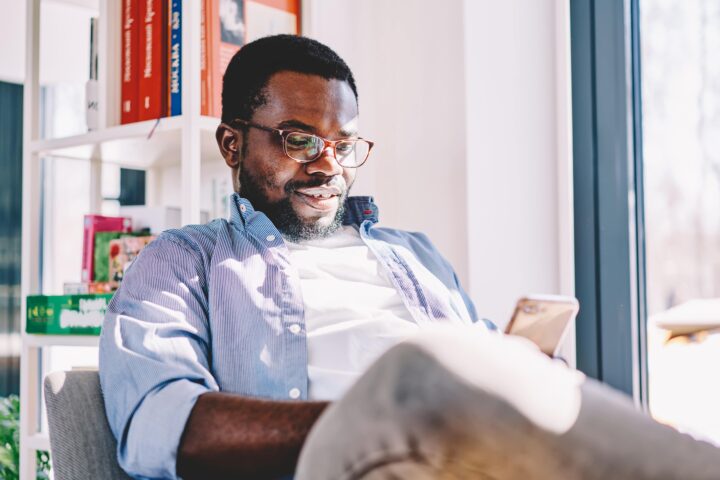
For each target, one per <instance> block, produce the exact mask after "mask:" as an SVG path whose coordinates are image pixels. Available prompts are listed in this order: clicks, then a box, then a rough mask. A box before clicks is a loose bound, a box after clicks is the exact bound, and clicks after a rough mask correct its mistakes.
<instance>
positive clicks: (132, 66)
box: [120, 0, 140, 125]
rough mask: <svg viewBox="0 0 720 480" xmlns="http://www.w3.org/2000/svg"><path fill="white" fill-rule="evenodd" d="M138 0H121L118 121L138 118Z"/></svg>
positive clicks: (127, 121)
mask: <svg viewBox="0 0 720 480" xmlns="http://www.w3.org/2000/svg"><path fill="white" fill-rule="evenodd" d="M139 6H140V5H139V3H138V0H123V1H122V40H121V43H122V67H121V68H122V72H121V75H122V78H121V85H122V87H121V93H120V95H121V108H120V112H121V113H120V123H121V124H123V125H124V124H126V123H132V122H136V121H137V119H138V77H139V75H138V67H139V66H140V58H139V57H138V54H139V53H140V51H139V50H138V42H139V40H140V25H139V23H138V20H139V18H138V15H139Z"/></svg>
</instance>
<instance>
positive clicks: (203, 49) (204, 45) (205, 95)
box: [200, 0, 212, 115]
mask: <svg viewBox="0 0 720 480" xmlns="http://www.w3.org/2000/svg"><path fill="white" fill-rule="evenodd" d="M211 3H212V0H202V5H201V6H200V114H201V115H211V113H210V99H211V98H212V92H211V91H210V85H212V77H211V76H210V72H212V69H211V68H210V39H211V38H212V35H211V34H210V22H208V15H209V12H210V10H211V8H210V4H211Z"/></svg>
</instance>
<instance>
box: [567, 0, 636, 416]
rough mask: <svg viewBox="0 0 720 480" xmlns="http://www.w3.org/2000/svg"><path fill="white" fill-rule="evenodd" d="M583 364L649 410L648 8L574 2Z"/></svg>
mask: <svg viewBox="0 0 720 480" xmlns="http://www.w3.org/2000/svg"><path fill="white" fill-rule="evenodd" d="M570 25H571V27H570V30H571V74H572V109H573V167H574V168H573V187H574V222H575V288H576V295H577V297H578V299H579V300H580V305H581V311H580V314H579V316H578V321H577V332H576V340H577V366H578V368H579V369H580V370H582V371H583V372H585V373H586V374H587V375H588V376H590V377H593V378H596V379H598V380H601V381H603V382H605V383H607V384H609V385H610V386H612V387H615V388H616V389H618V390H621V391H623V392H625V393H626V394H628V395H630V396H632V397H633V399H634V400H635V403H636V405H638V406H640V407H642V408H643V409H647V405H648V396H647V378H648V371H647V353H646V352H647V348H646V345H647V341H646V329H645V323H646V319H647V317H646V296H645V241H644V209H643V181H642V178H643V177H642V110H641V106H642V96H641V84H640V78H641V77H640V38H639V0H571V1H570Z"/></svg>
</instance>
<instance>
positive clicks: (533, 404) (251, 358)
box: [100, 35, 719, 480]
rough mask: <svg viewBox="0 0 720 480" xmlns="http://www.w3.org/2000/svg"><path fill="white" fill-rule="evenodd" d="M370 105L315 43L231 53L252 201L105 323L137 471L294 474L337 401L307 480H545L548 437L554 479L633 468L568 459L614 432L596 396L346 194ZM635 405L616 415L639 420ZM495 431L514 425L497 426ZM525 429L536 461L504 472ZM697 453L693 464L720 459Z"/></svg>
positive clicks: (144, 275) (294, 41) (129, 295)
mask: <svg viewBox="0 0 720 480" xmlns="http://www.w3.org/2000/svg"><path fill="white" fill-rule="evenodd" d="M357 99H358V95H357V87H356V85H355V80H354V78H353V76H352V73H351V72H350V69H349V68H348V67H347V65H346V64H345V62H343V60H342V59H340V58H339V57H338V56H337V55H336V54H335V53H334V52H333V51H332V50H330V49H329V48H328V47H326V46H324V45H322V44H320V43H318V42H315V41H313V40H310V39H307V38H302V37H295V36H285V35H281V36H274V37H267V38H264V39H261V40H258V41H256V42H253V43H250V44H248V45H246V46H245V47H243V48H242V49H241V50H240V51H239V52H238V53H237V54H236V55H235V57H234V58H233V59H232V61H231V62H230V65H229V67H228V70H227V72H226V74H225V77H224V79H223V100H222V101H223V113H222V123H221V125H220V126H219V127H218V129H217V134H216V138H217V142H218V146H219V148H220V152H221V153H222V155H223V157H224V159H225V161H226V163H227V164H228V166H229V167H230V168H231V170H232V178H233V184H234V188H235V191H236V192H237V193H236V194H235V195H234V196H233V197H232V212H231V217H230V219H229V220H215V221H213V222H211V223H210V224H208V225H202V226H188V227H184V228H182V229H179V230H171V231H168V232H165V233H163V234H162V235H160V236H159V237H158V239H157V240H155V241H154V242H153V243H152V244H150V245H149V246H148V247H147V248H146V249H145V250H144V251H143V252H142V254H141V255H140V256H139V257H138V259H137V260H136V261H135V262H134V263H133V265H132V267H131V268H130V269H129V270H128V272H127V273H126V275H125V277H124V279H123V283H122V286H121V288H120V289H119V290H118V292H117V293H116V295H115V297H114V298H113V301H112V303H111V304H110V306H109V309H108V313H107V316H106V319H105V324H104V326H103V333H102V337H101V342H100V376H101V382H102V388H103V392H104V398H105V404H106V411H107V415H108V419H109V422H110V425H111V428H112V430H113V433H114V434H115V436H116V438H117V440H118V459H119V461H120V464H121V466H122V467H123V468H124V469H125V470H126V471H127V472H128V473H130V474H131V475H133V476H135V477H137V478H178V477H182V478H185V479H192V478H253V479H258V478H279V477H281V476H283V475H288V474H292V473H293V472H294V471H295V468H296V464H297V462H298V457H299V455H300V452H301V449H302V448H303V446H304V445H305V444H306V438H307V437H308V434H309V432H310V430H311V428H312V427H313V425H314V424H315V423H316V421H317V420H318V418H319V417H320V415H321V414H322V413H323V412H324V410H325V409H326V406H327V405H328V403H327V402H328V401H333V400H338V399H342V400H341V401H340V402H339V403H337V404H335V405H334V406H333V407H332V408H331V409H330V410H329V411H328V412H327V415H325V416H323V419H322V420H321V422H320V424H319V425H318V428H316V429H315V430H314V431H313V434H312V436H311V437H310V439H309V441H308V442H307V443H308V444H309V445H306V448H305V450H304V451H303V461H302V462H301V464H300V470H299V471H298V475H299V477H302V478H306V479H313V480H318V479H336V478H373V475H376V474H377V475H378V476H377V477H375V478H435V477H436V476H439V473H443V472H444V473H443V474H447V475H449V476H446V478H471V476H475V475H477V476H478V478H483V477H482V476H483V475H485V474H487V473H488V472H492V473H493V474H497V475H498V476H499V477H498V478H522V475H525V477H524V478H528V477H527V473H528V472H534V474H535V475H536V478H541V477H543V474H542V472H541V471H540V470H539V468H538V465H539V464H542V463H543V462H542V459H543V458H546V457H547V455H546V453H547V451H546V450H543V446H545V445H552V446H553V447H555V448H556V450H557V452H556V453H555V454H553V455H554V458H555V461H548V462H545V463H546V464H547V465H548V466H547V468H548V469H547V470H546V471H545V473H546V474H547V476H552V475H553V474H554V473H552V472H555V473H557V472H558V471H560V472H570V471H573V472H576V473H577V472H584V470H583V468H582V466H583V465H586V464H587V461H585V460H583V459H586V458H587V455H586V453H587V452H588V451H597V452H600V451H602V452H605V453H603V454H602V455H600V454H598V455H600V457H599V458H602V459H604V460H607V462H606V463H612V460H614V459H617V458H620V457H622V453H621V452H618V451H617V448H616V449H612V448H610V449H607V448H606V449H605V450H602V449H601V448H598V446H597V445H596V444H595V443H593V442H592V441H589V442H587V443H586V448H585V449H582V450H574V449H572V448H567V449H565V448H559V447H560V446H563V445H565V446H567V442H568V440H567V439H568V438H569V439H570V445H572V444H573V443H576V444H582V443H583V442H582V441H581V440H582V439H583V438H587V435H585V434H586V433H587V432H588V428H595V426H594V424H593V421H594V422H597V418H599V417H598V415H596V414H597V411H596V410H592V409H591V410H590V413H589V414H588V413H585V412H586V410H585V409H584V407H583V408H581V405H580V404H581V402H584V404H587V400H588V398H589V399H590V400H592V399H594V398H596V397H597V395H598V394H596V393H594V390H593V388H595V387H594V386H592V385H591V387H592V388H590V390H591V391H590V393H588V387H583V388H582V389H581V387H580V384H581V378H580V377H579V376H578V375H577V374H573V373H570V371H568V370H567V369H565V368H563V367H560V366H558V365H555V364H552V362H550V361H549V360H546V359H544V358H542V356H541V355H539V354H538V353H537V352H536V351H533V350H532V348H530V349H529V348H528V346H527V345H525V344H524V343H522V342H520V344H518V341H506V340H502V341H501V340H499V339H500V337H499V336H497V335H491V334H488V333H487V332H486V331H485V327H484V324H482V323H476V321H477V316H476V314H475V310H474V308H473V306H472V303H471V302H470V300H469V299H468V297H467V296H466V295H465V293H464V292H463V290H462V288H461V287H460V285H459V283H458V281H457V278H456V276H455V274H454V273H453V270H452V268H451V266H450V265H449V264H448V263H447V262H446V261H445V260H444V259H443V257H442V256H441V255H440V254H439V253H438V252H437V250H435V248H434V247H433V246H432V245H431V244H430V242H429V241H428V240H427V238H426V237H425V236H423V235H422V234H417V233H407V232H402V231H399V230H393V229H388V228H380V227H378V226H376V223H377V221H378V210H377V207H376V206H375V205H374V203H373V202H372V200H371V199H370V198H352V197H349V196H348V192H349V190H350V188H351V186H352V184H353V181H354V179H355V175H356V172H357V169H358V168H359V167H361V166H362V165H363V164H364V163H365V162H366V161H367V160H368V157H369V156H370V152H371V150H372V142H370V141H368V140H365V139H363V138H361V136H360V135H359V130H358V127H359V124H358V102H357ZM439 325H441V326H447V327H448V328H451V329H453V330H455V331H460V332H462V335H461V337H459V338H458V337H457V336H453V334H452V333H449V332H447V331H446V330H440V331H438V330H436V327H437V326H439ZM421 331H424V332H426V333H424V334H420V335H417V334H418V333H419V332H421ZM427 332H429V333H427ZM408 338H413V340H412V341H411V342H409V343H402V345H401V346H400V347H395V348H393V349H391V347H393V346H394V345H397V344H400V343H401V342H402V341H403V340H406V339H408ZM499 341H500V343H499V344H498V342H499ZM413 342H414V343H413ZM443 346H444V348H443ZM389 349H390V352H389V353H386V354H385V355H384V356H383V354H384V353H385V352H387V351H388V350H389ZM513 352H514V353H513ZM457 355H460V356H457ZM381 356H382V359H381V360H380V361H379V362H378V363H375V364H374V366H373V367H372V368H370V370H369V371H368V372H367V373H366V374H365V375H364V376H363V377H362V380H361V381H359V382H356V380H357V379H358V377H360V376H361V375H362V374H363V372H365V371H366V370H367V369H368V367H370V366H371V365H372V364H373V362H376V360H377V359H378V358H379V357H381ZM503 358H505V360H503ZM507 359H512V361H508V360H507ZM513 362H516V363H513ZM558 369H560V370H558ZM553 379H554V380H553ZM508 385H509V386H510V387H508ZM518 386H519V387H521V388H519V389H518ZM548 388H550V390H548ZM348 389H349V392H348ZM518 392H519V393H518ZM528 394H532V395H531V396H528ZM523 395H524V397H525V398H523ZM588 395H589V396H588ZM600 396H602V394H600ZM530 399H531V400H530ZM606 403H607V402H606ZM615 403H616V404H619V406H617V405H616V406H615V407H614V409H612V410H607V411H612V412H614V413H615V414H617V417H618V418H620V415H619V413H623V414H624V415H625V417H628V418H635V417H634V416H633V415H635V414H634V413H633V410H632V407H631V406H628V405H626V404H625V403H622V401H618V402H615ZM553 408H555V409H556V410H557V411H558V412H559V413H558V414H557V415H553V414H552V413H551V411H552V410H553ZM500 411H502V412H504V414H503V415H497V413H498V412H500ZM625 417H622V418H625ZM487 419H495V420H497V422H496V423H493V422H491V421H487V422H485V423H483V424H477V422H478V421H481V422H482V421H485V420H487ZM528 419H529V420H530V421H529V420H528ZM587 419H589V420H588V421H586V420H587ZM473 422H475V423H473ZM638 422H639V424H641V425H642V426H643V428H645V427H647V428H645V430H643V428H638V429H636V430H637V431H643V432H650V431H652V432H655V430H653V429H655V428H662V427H659V426H656V425H652V426H651V427H648V425H646V424H647V423H649V422H650V421H649V420H647V419H645V417H643V419H642V420H638ZM576 424H579V425H580V426H581V427H580V430H579V432H580V435H579V437H578V438H579V439H580V440H578V438H576V437H573V436H572V434H573V432H577V431H578V430H577V429H575V430H573V428H574V425H576ZM588 424H590V425H591V427H588ZM509 425H512V426H513V428H509V427H508V426H509ZM468 426H472V428H470V429H469V430H467V428H468ZM487 432H492V433H487ZM503 432H505V433H503ZM508 432H509V433H508ZM548 432H549V433H548ZM568 432H570V433H569V434H570V437H564V436H563V435H565V434H567V433H568ZM662 432H664V433H662V434H659V437H662V438H666V437H668V435H670V436H672V435H674V433H673V434H669V433H667V432H665V430H662ZM478 434H483V435H485V436H484V437H483V438H476V437H474V436H473V435H475V436H477V435H478ZM505 434H507V435H505ZM659 437H658V438H659ZM487 438H492V439H497V441H498V442H500V440H501V439H504V440H505V441H504V443H503V442H501V443H496V444H495V445H494V448H493V445H488V444H487ZM526 438H532V439H534V442H535V443H534V444H533V445H534V448H533V449H532V451H531V450H530V449H525V450H526V454H525V455H524V456H523V455H521V456H519V457H518V461H517V462H515V461H513V462H507V461H506V462H505V463H504V466H502V468H499V469H498V468H497V467H496V466H495V467H489V466H488V465H489V464H488V462H489V461H491V460H492V459H497V458H503V456H504V457H508V453H507V450H506V448H507V445H513V444H517V445H518V446H520V443H521V441H522V439H526ZM601 438H603V439H606V438H609V437H608V436H607V435H602V436H601ZM363 439H367V440H371V443H370V444H363ZM428 442H430V443H428ZM483 442H485V443H483ZM553 442H554V443H553ZM683 442H685V443H683V445H686V444H688V442H690V443H692V442H691V441H689V440H683ZM676 443H682V442H676ZM479 445H482V446H481V447H480V446H479ZM648 445H652V442H649V443H648ZM693 445H694V444H693ZM565 450H567V451H568V452H570V454H574V452H576V451H579V452H580V454H579V455H575V456H572V455H570V454H568V455H569V456H568V455H565V456H563V453H562V452H564V451H565ZM697 450H698V449H696V448H695V447H694V446H692V447H688V448H686V449H684V450H683V451H684V452H686V453H687V452H688V451H689V452H690V453H688V458H693V459H707V458H711V459H712V458H715V459H716V457H714V456H713V455H716V454H715V452H714V451H713V452H711V453H708V451H707V450H703V449H700V450H701V453H700V454H696V453H693V452H696V451H697ZM483 452H484V455H483V454H481V453H483ZM490 454H492V455H491V457H492V458H489V457H488V455H490ZM511 457H512V458H515V457H514V456H512V455H511ZM523 458H524V460H523ZM671 458H672V457H668V459H671ZM583 462H585V463H583ZM718 463H719V462H717V461H715V463H714V464H713V465H718ZM568 466H572V468H570V467H568ZM455 468H459V470H454V469H455ZM668 468H670V467H668ZM597 471H598V472H602V473H604V474H608V473H612V472H610V471H608V470H601V469H599V470H597ZM668 471H669V470H668ZM636 472H637V470H636ZM453 475H454V476H453ZM581 476H582V475H581ZM568 478H570V477H568ZM588 478H589V477H588ZM598 478H602V477H598ZM606 478H607V477H606ZM615 478H619V477H617V476H616V477H615ZM685 478H689V477H685ZM697 478H702V477H700V476H698V477H697Z"/></svg>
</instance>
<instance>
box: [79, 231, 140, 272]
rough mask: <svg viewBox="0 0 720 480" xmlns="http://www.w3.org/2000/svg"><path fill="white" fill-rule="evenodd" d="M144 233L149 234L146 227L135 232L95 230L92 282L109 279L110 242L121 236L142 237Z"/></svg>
mask: <svg viewBox="0 0 720 480" xmlns="http://www.w3.org/2000/svg"><path fill="white" fill-rule="evenodd" d="M145 235H149V233H148V231H147V229H145V230H139V231H137V232H95V250H94V251H93V258H94V260H93V282H109V281H110V276H109V271H110V242H112V241H113V240H117V239H118V238H121V237H143V236H145Z"/></svg>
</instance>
